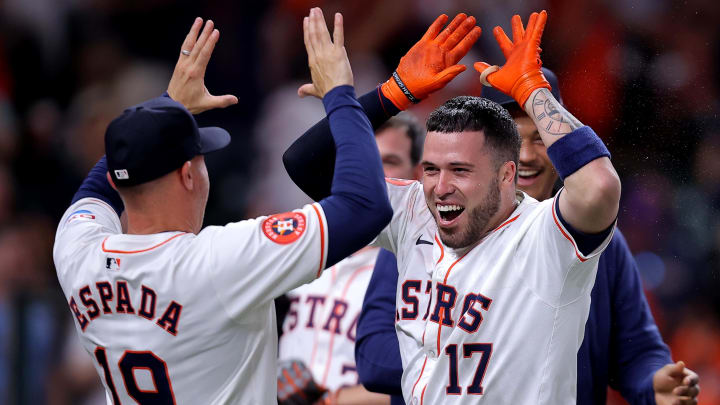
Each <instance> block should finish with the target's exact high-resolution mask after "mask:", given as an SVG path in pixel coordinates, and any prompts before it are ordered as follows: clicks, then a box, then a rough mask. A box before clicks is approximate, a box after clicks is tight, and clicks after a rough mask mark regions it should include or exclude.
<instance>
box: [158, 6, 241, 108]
mask: <svg viewBox="0 0 720 405" xmlns="http://www.w3.org/2000/svg"><path fill="white" fill-rule="evenodd" d="M202 23H203V20H202V18H200V17H198V18H196V19H195V22H193V25H192V27H191V28H190V32H188V34H187V36H186V37H185V41H184V42H183V44H182V48H181V51H180V57H179V58H178V61H177V64H175V71H173V75H172V78H170V84H169V85H168V90H167V91H168V94H169V95H170V97H171V98H172V99H173V100H175V101H177V102H179V103H180V104H182V105H184V106H185V108H187V109H188V111H190V112H191V113H193V114H199V113H201V112H203V111H207V110H211V109H213V108H225V107H227V106H230V105H233V104H237V102H238V99H237V97H235V96H233V95H230V94H226V95H224V96H213V95H212V94H210V92H209V91H208V89H207V87H205V70H206V69H207V65H208V62H210V56H212V52H213V49H215V44H216V43H217V41H218V39H219V38H220V31H218V30H216V29H213V28H214V24H213V22H212V20H208V21H207V23H205V28H204V29H203V31H202V33H200V28H201V27H202ZM198 34H200V36H199V37H198Z"/></svg>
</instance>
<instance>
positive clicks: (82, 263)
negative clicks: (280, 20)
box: [53, 9, 391, 404]
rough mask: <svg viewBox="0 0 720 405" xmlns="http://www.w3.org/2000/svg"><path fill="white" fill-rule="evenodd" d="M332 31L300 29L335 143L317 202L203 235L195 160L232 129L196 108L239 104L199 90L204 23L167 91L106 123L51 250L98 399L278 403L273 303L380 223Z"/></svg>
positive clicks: (380, 193) (369, 156) (342, 57)
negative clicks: (100, 390) (327, 187)
mask: <svg viewBox="0 0 720 405" xmlns="http://www.w3.org/2000/svg"><path fill="white" fill-rule="evenodd" d="M342 23H343V21H342V16H341V15H340V14H337V15H336V16H335V30H334V33H333V39H332V40H331V37H330V35H329V33H328V30H327V27H326V26H325V21H324V19H323V17H322V13H321V12H320V10H319V9H313V10H311V12H310V16H309V17H307V18H305V20H304V24H303V26H304V27H303V28H304V37H305V45H306V48H307V51H308V61H309V65H310V70H311V73H312V78H313V84H312V89H313V92H314V94H316V95H317V96H319V97H322V98H323V102H324V104H325V108H326V111H327V114H328V117H329V126H330V130H331V132H332V134H333V135H332V136H333V139H334V142H335V144H336V145H337V161H336V165H335V170H334V173H335V174H334V176H333V182H332V192H331V195H330V196H329V197H328V198H326V199H323V200H322V201H320V202H319V203H316V204H312V205H307V206H305V207H303V208H302V209H300V210H296V211H293V212H288V213H284V214H277V215H272V216H269V217H261V218H257V219H252V220H246V221H241V222H236V223H231V224H228V225H226V226H221V227H217V226H215V227H207V228H205V229H201V228H202V222H203V214H204V210H205V205H206V202H207V197H208V188H209V179H208V174H207V170H206V168H205V163H204V154H206V153H209V152H211V151H213V150H217V149H220V148H222V147H224V146H226V145H227V144H228V142H229V141H230V136H229V134H228V133H227V132H226V131H225V130H223V129H220V128H198V126H197V123H196V122H195V119H194V118H193V116H192V115H191V113H200V112H202V111H205V110H207V109H210V108H214V107H222V106H226V105H229V104H233V103H234V102H236V99H235V98H234V96H222V97H215V96H212V95H210V93H209V92H208V91H207V89H206V88H205V86H204V79H203V76H204V72H205V68H206V66H207V63H208V61H209V59H210V55H211V54H212V51H213V48H214V46H215V43H216V42H217V40H218V37H219V32H218V31H217V30H214V29H213V24H212V22H211V21H208V22H207V23H206V24H205V28H204V29H203V31H202V33H200V28H201V26H202V20H201V19H197V20H196V21H195V23H194V24H193V26H192V28H191V30H190V32H189V34H188V35H187V37H186V39H185V41H184V43H183V46H182V48H181V49H182V50H181V53H180V56H179V60H178V63H177V65H176V68H175V72H174V74H173V77H172V79H171V81H170V85H169V88H168V96H163V97H158V98H156V99H153V100H150V101H147V102H145V103H143V104H140V105H137V106H134V107H131V108H129V109H127V110H126V111H125V112H124V113H123V114H122V115H121V116H120V117H118V118H117V119H115V120H114V121H113V122H112V123H111V124H110V125H109V127H108V129H107V132H106V139H105V145H106V156H107V158H105V157H103V158H102V159H100V161H99V162H98V164H97V165H96V166H95V167H94V168H93V169H92V171H91V172H90V174H89V175H88V177H87V178H86V179H85V181H84V182H83V184H82V185H81V187H80V189H79V190H78V192H77V193H76V195H75V197H74V198H73V201H72V205H71V206H70V208H69V209H68V210H67V211H66V214H65V215H64V216H63V218H62V220H61V222H60V225H59V226H58V231H57V235H56V240H55V247H54V252H53V255H54V260H55V264H56V268H57V274H58V279H59V281H60V284H61V286H62V288H63V291H64V293H65V296H66V298H67V300H68V303H69V306H70V310H71V312H72V314H73V315H74V318H75V320H76V328H77V331H78V334H79V335H80V337H81V340H82V342H83V345H84V347H85V349H86V350H87V351H88V352H89V353H90V354H91V356H92V357H93V360H94V361H95V366H96V370H97V372H98V373H99V375H100V378H101V380H102V381H103V384H104V385H105V388H106V392H107V398H108V403H114V404H120V403H121V402H122V403H131V402H133V401H135V402H136V403H140V404H150V403H152V404H174V403H186V404H211V403H212V404H226V403H243V404H245V403H252V404H269V403H274V402H275V401H276V398H277V395H276V376H275V368H276V367H275V364H276V353H277V335H276V326H275V312H274V308H273V301H272V300H273V298H275V297H277V296H279V295H280V294H282V293H284V292H286V291H288V290H290V289H292V288H295V287H297V286H299V285H301V284H304V283H307V282H309V281H311V280H313V279H314V278H316V277H317V276H318V275H319V273H320V271H322V270H323V268H325V267H326V266H332V265H333V264H335V263H337V262H338V261H339V260H341V259H342V258H344V257H346V256H348V255H349V254H350V253H352V252H355V251H357V250H358V249H360V248H361V247H363V246H364V245H366V244H367V243H368V242H370V240H371V239H372V238H373V236H374V235H376V234H377V233H378V232H379V231H380V230H381V229H382V228H383V227H384V226H385V225H386V224H387V222H388V221H389V220H390V217H391V208H390V205H389V204H388V200H387V194H386V189H385V186H384V182H383V176H382V167H381V164H380V159H379V156H378V153H377V147H376V146H375V143H374V139H373V136H372V129H371V127H370V124H369V122H368V120H367V118H366V116H365V114H364V113H363V110H362V108H361V107H360V105H359V104H358V102H357V100H356V99H355V96H354V90H353V87H352V84H353V78H352V72H351V69H350V64H349V62H348V59H347V55H346V52H345V48H344V46H343V27H342ZM108 171H109V173H108ZM111 183H114V186H115V187H116V188H117V192H116V191H115V190H113V188H112V187H111ZM358 185H360V186H358ZM123 211H124V212H125V214H126V216H127V233H125V234H123V233H122V229H121V224H120V215H121V213H123ZM356 216H358V217H361V218H363V220H362V223H357V222H356V221H355V219H354V218H355V217H356Z"/></svg>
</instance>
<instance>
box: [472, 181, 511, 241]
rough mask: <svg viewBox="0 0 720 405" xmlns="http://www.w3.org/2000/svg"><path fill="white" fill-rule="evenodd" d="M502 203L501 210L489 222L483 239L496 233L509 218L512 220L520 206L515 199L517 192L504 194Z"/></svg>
mask: <svg viewBox="0 0 720 405" xmlns="http://www.w3.org/2000/svg"><path fill="white" fill-rule="evenodd" d="M500 201H501V203H500V208H498V210H497V212H496V213H495V215H493V216H492V218H490V221H488V226H487V228H486V229H485V232H484V233H483V236H482V238H480V239H481V240H482V239H483V238H485V236H487V235H488V234H489V233H490V232H492V231H494V230H495V229H496V228H497V227H498V226H500V225H502V224H503V222H505V221H507V220H508V218H510V215H512V213H513V212H514V211H515V208H517V206H518V202H517V198H515V190H514V189H513V190H512V192H509V191H506V192H503V194H502V196H501V200H500Z"/></svg>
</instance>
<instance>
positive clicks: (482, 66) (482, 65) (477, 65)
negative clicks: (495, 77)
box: [473, 62, 490, 73]
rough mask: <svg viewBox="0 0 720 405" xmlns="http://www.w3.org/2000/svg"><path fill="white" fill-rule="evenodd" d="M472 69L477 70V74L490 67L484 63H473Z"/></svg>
mask: <svg viewBox="0 0 720 405" xmlns="http://www.w3.org/2000/svg"><path fill="white" fill-rule="evenodd" d="M473 67H474V68H475V70H477V71H478V72H479V73H482V72H484V71H485V69H487V68H489V67H490V65H489V64H487V63H485V62H475V63H474V64H473Z"/></svg>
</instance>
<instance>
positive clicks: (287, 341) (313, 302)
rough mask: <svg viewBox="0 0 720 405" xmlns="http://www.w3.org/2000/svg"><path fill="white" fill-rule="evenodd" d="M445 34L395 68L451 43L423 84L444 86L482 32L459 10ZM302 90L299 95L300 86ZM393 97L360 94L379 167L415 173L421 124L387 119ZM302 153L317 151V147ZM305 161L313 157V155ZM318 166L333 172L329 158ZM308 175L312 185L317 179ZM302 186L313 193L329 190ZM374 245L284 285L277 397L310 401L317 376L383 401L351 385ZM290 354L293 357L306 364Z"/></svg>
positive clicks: (344, 396) (315, 131)
mask: <svg viewBox="0 0 720 405" xmlns="http://www.w3.org/2000/svg"><path fill="white" fill-rule="evenodd" d="M447 20H448V18H447V16H441V17H439V18H438V21H436V22H435V23H434V24H433V25H432V26H431V27H430V29H429V30H428V35H430V34H432V32H431V31H433V30H434V31H439V30H440V29H442V28H443V25H444V24H445V22H447ZM435 35H437V33H435ZM444 36H445V40H444V41H428V40H421V41H420V42H418V43H417V44H416V45H415V46H414V47H413V49H412V50H411V51H410V52H408V55H406V56H405V57H404V58H403V62H401V67H400V68H399V70H401V71H402V70H403V69H404V70H412V69H413V68H414V67H415V66H416V64H417V63H418V61H419V60H421V59H422V58H424V57H428V56H431V55H434V54H438V53H439V52H442V49H443V48H446V49H448V50H451V51H452V52H451V54H450V55H449V57H448V60H447V62H445V61H443V63H447V64H448V65H447V66H446V67H447V69H443V70H446V71H445V72H443V73H442V74H438V75H437V79H436V80H437V82H436V83H433V84H432V86H430V88H431V89H433V90H428V91H434V90H436V89H439V88H442V87H443V86H444V85H445V84H446V83H447V82H449V80H450V79H452V78H453V77H455V75H457V74H458V73H459V72H460V71H462V70H463V69H464V67H462V66H461V65H458V66H460V67H458V66H452V65H454V64H455V63H457V62H458V61H459V60H460V59H461V58H462V57H463V56H464V55H465V54H466V53H467V52H468V51H469V50H470V48H471V47H472V45H473V44H474V43H475V41H476V40H477V39H478V38H479V36H480V29H479V27H476V26H475V18H474V17H472V16H467V15H466V14H459V15H457V16H456V17H455V18H454V19H453V20H452V21H451V22H450V23H449V24H448V26H447V28H446V32H445V35H444ZM388 82H389V83H394V79H393V78H390V80H389V81H388ZM389 83H388V84H389ZM300 94H301V96H303V95H305V94H304V93H303V92H302V89H301V92H300ZM393 97H394V98H396V99H397V98H398V97H402V98H405V96H404V95H403V94H402V93H401V92H400V89H399V88H398V87H397V84H395V87H394V88H392V87H389V86H388V85H387V84H386V85H383V86H379V87H378V88H377V89H376V90H375V91H372V92H370V93H368V94H366V95H364V96H362V97H361V98H360V103H361V105H362V106H363V108H364V109H365V110H366V111H368V115H369V116H374V115H375V116H377V115H379V117H377V118H376V119H375V121H374V122H373V125H374V126H375V127H376V128H377V129H376V141H377V144H378V148H379V150H380V156H381V159H382V162H383V169H384V171H385V175H386V176H388V177H393V178H414V177H418V176H419V165H418V162H419V160H420V153H421V143H420V138H421V135H422V134H421V133H422V130H421V128H420V127H419V125H417V123H416V122H415V121H414V120H413V119H411V117H406V116H403V115H400V116H398V117H395V118H393V119H390V120H389V121H387V120H388V118H389V117H390V116H391V115H390V114H392V115H395V114H397V112H398V111H399V110H397V107H396V106H395V105H394V102H393V101H391V99H393ZM405 100H407V99H406V98H405ZM407 104H409V102H408V103H407ZM386 121H387V122H386ZM380 124H382V126H380ZM327 130H328V123H327V120H326V119H325V120H321V121H320V122H319V123H318V124H316V125H315V126H313V127H312V128H310V129H309V130H308V131H307V132H306V133H305V134H304V135H303V137H306V138H307V137H315V136H320V137H322V134H324V133H326V132H327ZM314 146H317V145H314ZM323 152H324V153H334V145H332V144H331V145H329V146H328V148H327V149H326V150H324V151H323ZM301 153H310V154H312V155H315V154H317V152H316V151H315V150H308V151H306V152H301ZM319 162H327V161H322V160H320V161H319ZM307 163H309V164H311V165H312V164H314V161H313V162H307ZM318 170H319V171H322V172H332V164H331V165H330V166H326V167H323V168H318ZM293 174H295V173H293V172H291V175H293ZM308 180H309V184H310V185H311V186H315V185H318V186H322V185H323V183H321V182H316V181H313V180H312V179H308ZM305 191H306V192H307V193H308V194H309V195H311V197H314V196H316V195H317V194H322V193H323V192H326V191H327V190H319V191H314V190H312V189H310V190H308V189H306V190H305ZM317 199H320V198H317ZM378 250H379V249H377V248H366V249H363V250H361V251H360V252H357V253H356V254H353V255H352V256H351V257H349V258H347V259H346V260H344V261H342V262H340V263H338V264H337V265H336V266H334V267H332V268H331V269H329V270H328V271H327V272H325V273H324V274H323V275H322V276H321V277H320V278H319V279H318V280H316V281H315V282H313V283H311V284H308V285H304V286H301V287H299V288H297V289H295V290H293V291H291V292H290V293H288V295H287V296H288V298H289V300H290V308H289V312H288V314H287V317H286V318H285V322H284V327H283V335H282V337H281V339H280V350H279V354H280V356H279V357H280V360H282V361H283V362H282V363H281V364H283V366H285V368H286V369H284V370H281V372H280V373H279V375H278V386H279V389H278V395H279V400H280V403H285V401H303V402H302V403H311V402H312V400H313V399H315V398H316V396H317V395H318V393H319V392H318V390H317V388H316V386H317V384H319V385H320V386H321V387H326V388H328V389H330V391H331V392H330V394H329V395H328V399H329V400H331V401H332V403H337V404H343V403H364V404H369V403H387V397H386V396H382V397H379V396H377V395H375V394H371V393H368V392H367V391H366V390H365V389H364V388H362V387H361V386H356V385H357V383H358V379H357V373H356V372H355V358H354V346H355V343H354V342H355V329H356V323H357V318H358V316H359V315H360V308H361V306H362V300H363V296H364V294H365V290H366V288H367V284H368V281H369V280H370V274H371V272H372V268H373V266H374V263H375V258H376V256H377V253H378ZM290 360H299V361H302V363H304V364H300V363H298V362H291V361H290ZM305 366H307V368H308V369H309V371H310V373H309V374H310V375H311V376H312V377H313V381H310V379H309V378H306V375H307V373H305V372H304V370H303V367H305ZM295 377H297V378H295ZM373 395H375V396H373Z"/></svg>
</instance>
